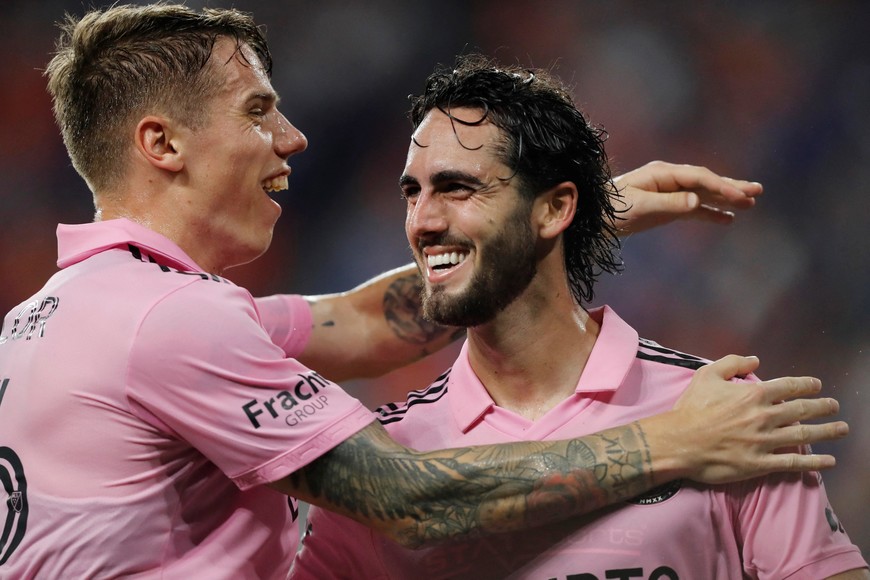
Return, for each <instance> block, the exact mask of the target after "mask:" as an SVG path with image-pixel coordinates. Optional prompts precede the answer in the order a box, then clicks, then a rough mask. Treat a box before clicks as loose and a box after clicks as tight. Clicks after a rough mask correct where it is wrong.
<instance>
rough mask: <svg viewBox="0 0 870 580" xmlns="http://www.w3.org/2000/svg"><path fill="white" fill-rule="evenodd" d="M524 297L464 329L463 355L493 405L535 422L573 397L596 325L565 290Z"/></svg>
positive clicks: (597, 329)
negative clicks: (465, 351) (465, 349)
mask: <svg viewBox="0 0 870 580" xmlns="http://www.w3.org/2000/svg"><path fill="white" fill-rule="evenodd" d="M530 293H534V290H530V291H529V290H527V292H526V293H525V294H524V296H523V297H521V298H520V299H518V300H516V301H515V302H514V303H512V304H511V305H510V306H508V307H507V308H506V309H505V310H504V311H503V312H501V313H499V315H498V316H497V317H496V319H495V320H493V321H491V322H489V323H487V324H484V325H481V326H478V327H475V328H471V329H469V331H468V343H469V346H468V356H469V361H470V363H471V367H472V369H473V370H474V372H475V374H476V375H477V376H478V378H479V379H480V381H481V382H482V383H483V385H484V386H485V387H486V390H487V391H488V392H489V394H490V396H492V398H493V401H495V403H496V404H497V405H498V406H500V407H503V408H505V409H509V410H511V411H513V412H515V413H517V414H519V415H522V416H523V417H526V418H527V419H530V420H535V419H538V418H539V417H541V416H543V415H544V414H546V413H547V412H548V411H549V410H550V409H552V408H553V407H554V406H555V405H557V404H558V403H559V402H561V401H563V400H564V399H565V398H567V397H569V396H571V394H573V393H574V391H575V390H576V388H577V382H578V381H579V380H580V375H581V374H582V372H583V368H584V367H585V366H586V361H587V360H588V359H589V354H590V353H591V352H592V347H593V346H594V345H595V340H596V338H597V337H598V333H599V325H598V323H597V322H596V321H595V320H594V319H592V318H591V317H590V316H589V314H588V313H587V312H586V311H585V310H583V308H582V307H580V306H578V305H577V304H576V303H575V302H574V299H573V297H572V296H571V294H570V292H569V291H568V289H567V287H565V288H564V290H562V291H560V292H558V293H556V294H555V295H554V294H553V293H539V294H538V295H539V296H540V298H541V299H538V300H536V299H534V298H533V297H532V296H529V294H530Z"/></svg>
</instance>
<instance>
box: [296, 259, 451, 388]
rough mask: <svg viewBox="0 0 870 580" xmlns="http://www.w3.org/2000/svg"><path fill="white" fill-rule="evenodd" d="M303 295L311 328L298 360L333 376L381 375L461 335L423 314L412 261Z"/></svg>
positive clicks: (339, 379) (418, 286) (341, 377)
mask: <svg viewBox="0 0 870 580" xmlns="http://www.w3.org/2000/svg"><path fill="white" fill-rule="evenodd" d="M305 298H306V300H308V302H309V303H310V304H311V313H312V315H313V317H314V331H313V332H312V333H311V339H310V340H309V341H308V344H307V346H306V347H305V350H304V351H303V353H302V355H301V356H299V357H298V359H299V362H301V363H302V364H304V365H306V366H308V367H310V368H314V369H317V371H318V372H320V373H321V374H323V375H325V376H327V377H329V378H330V379H331V380H334V381H339V382H340V381H343V380H347V379H350V378H361V377H374V376H378V375H382V374H384V373H387V372H389V371H391V370H393V369H396V368H399V367H400V366H403V365H406V364H410V363H412V362H414V361H416V360H418V359H421V358H423V357H424V356H426V355H427V354H430V353H432V352H435V351H437V350H439V349H441V348H443V347H444V346H446V345H447V344H449V343H450V342H452V341H453V340H455V339H456V338H457V337H459V336H464V335H465V330H464V329H458V330H457V329H456V328H446V327H443V326H440V325H437V324H434V323H432V322H429V321H427V320H424V319H423V315H422V314H421V312H420V275H419V273H418V272H417V268H416V266H414V265H412V264H411V265H408V266H403V267H401V268H397V269H395V270H392V271H390V272H387V273H385V274H382V275H380V276H378V277H376V278H373V279H372V280H369V281H368V282H366V283H364V284H361V285H360V286H357V287H356V288H354V289H353V290H350V291H348V292H342V293H340V294H328V295H324V296H306V297H305Z"/></svg>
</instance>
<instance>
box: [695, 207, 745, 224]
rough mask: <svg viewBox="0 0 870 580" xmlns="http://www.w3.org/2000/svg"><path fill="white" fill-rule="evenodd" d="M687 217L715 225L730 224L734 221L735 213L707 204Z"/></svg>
mask: <svg viewBox="0 0 870 580" xmlns="http://www.w3.org/2000/svg"><path fill="white" fill-rule="evenodd" d="M686 217H689V218H692V219H697V220H701V221H705V222H712V223H715V224H724V225H727V224H730V223H732V222H733V221H734V217H735V216H734V212H733V211H728V210H725V209H721V208H718V207H715V206H712V205H708V204H706V203H704V204H700V205H699V206H698V208H697V209H696V210H695V211H693V212H692V213H690V214H688V215H687V216H686Z"/></svg>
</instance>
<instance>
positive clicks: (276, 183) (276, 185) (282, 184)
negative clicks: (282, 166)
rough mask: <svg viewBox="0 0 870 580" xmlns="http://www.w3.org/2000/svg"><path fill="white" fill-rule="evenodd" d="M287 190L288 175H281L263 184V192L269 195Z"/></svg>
mask: <svg viewBox="0 0 870 580" xmlns="http://www.w3.org/2000/svg"><path fill="white" fill-rule="evenodd" d="M285 189H287V176H286V175H279V176H278V177H273V178H272V179H267V180H266V181H264V182H263V191H265V192H267V193H268V192H270V191H284V190H285Z"/></svg>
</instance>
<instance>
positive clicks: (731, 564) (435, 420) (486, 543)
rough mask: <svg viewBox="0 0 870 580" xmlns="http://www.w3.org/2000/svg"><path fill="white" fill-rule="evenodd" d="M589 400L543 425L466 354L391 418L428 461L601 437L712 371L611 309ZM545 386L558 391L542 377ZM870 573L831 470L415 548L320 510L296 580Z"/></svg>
mask: <svg viewBox="0 0 870 580" xmlns="http://www.w3.org/2000/svg"><path fill="white" fill-rule="evenodd" d="M592 315H593V316H594V317H595V318H596V320H598V321H599V322H601V334H600V336H599V338H598V340H597V341H596V343H595V347H594V349H593V350H592V353H591V355H590V358H589V361H588V363H587V364H586V368H585V369H584V370H583V374H582V376H581V377H580V381H579V383H578V385H577V390H576V395H575V396H572V397H571V398H569V399H566V400H564V401H562V402H561V403H560V404H558V405H557V406H556V407H555V408H553V409H552V410H551V411H550V412H549V413H548V414H547V415H545V416H544V417H542V418H540V419H539V420H537V421H529V420H527V419H525V418H523V417H520V416H518V415H516V414H514V413H512V412H510V411H507V410H505V409H502V408H499V407H496V406H495V404H494V403H493V401H492V398H491V397H490V396H489V394H488V393H487V391H486V389H485V388H484V387H483V385H482V384H481V383H480V381H479V380H478V379H477V377H476V376H475V375H474V372H473V371H472V370H471V368H470V366H469V362H468V358H467V352H466V348H467V345H466V346H464V347H463V349H462V351H461V353H460V355H459V358H458V359H457V361H456V363H455V364H454V366H453V368H452V369H451V370H449V371H447V372H446V373H445V374H444V375H442V376H441V377H439V378H438V380H436V381H435V382H434V383H433V384H432V385H430V386H429V387H428V388H427V389H424V390H422V391H418V392H415V393H411V394H410V395H409V397H408V399H407V401H406V402H405V403H404V404H401V405H395V404H391V405H386V406H384V407H381V408H380V409H379V410H378V412H379V415H380V421H381V422H382V423H383V424H384V425H385V426H386V428H387V429H388V430H389V432H390V433H391V434H392V436H393V437H394V438H395V439H396V440H397V441H399V442H401V443H403V444H405V445H408V446H410V447H414V448H417V449H419V450H422V451H425V450H430V449H439V448H447V447H458V446H468V445H478V444H488V443H497V442H507V441H521V440H555V439H566V438H572V437H578V436H583V435H588V434H591V433H594V432H596V431H601V430H603V429H606V428H609V427H614V426H617V425H622V424H625V423H628V422H631V421H633V420H636V419H640V418H643V417H646V416H649V415H653V414H656V413H659V412H662V411H665V410H667V409H669V408H671V407H672V406H673V403H674V402H675V400H676V399H677V397H678V396H679V395H680V393H682V391H683V390H684V389H685V388H686V387H687V386H688V384H689V381H690V380H691V378H692V375H693V373H694V371H695V370H696V369H697V368H698V367H699V366H701V365H702V364H704V363H706V362H707V361H703V360H701V359H699V358H697V357H693V356H689V355H686V354H682V353H678V352H675V351H673V350H669V349H666V348H662V347H661V346H658V345H657V344H655V343H652V342H649V341H645V340H639V339H638V335H637V333H636V332H635V330H634V329H632V328H631V327H630V326H628V325H627V324H626V323H625V322H623V321H622V320H621V319H620V318H619V317H618V316H617V315H616V314H615V313H614V312H613V311H611V310H610V309H609V308H606V307H605V308H603V309H598V310H595V311H593V312H592ZM541 380H546V377H542V378H541ZM863 566H866V563H865V562H864V560H863V559H862V557H861V555H860V553H859V551H858V549H857V548H856V547H855V546H854V545H852V544H851V542H850V541H849V538H848V537H847V536H846V533H845V532H844V530H843V528H842V526H841V525H840V524H839V523H838V521H837V518H836V516H835V515H834V512H833V511H832V509H831V507H830V505H829V504H828V499H827V497H826V495H825V491H824V487H823V486H822V481H821V478H820V476H819V475H818V474H817V473H809V474H805V475H798V474H794V475H776V476H771V477H767V478H764V479H760V480H754V481H751V482H747V483H739V484H733V485H727V486H720V487H709V486H703V485H698V484H695V483H692V482H688V481H678V482H674V483H671V484H668V485H665V486H663V487H661V488H658V489H656V490H654V491H653V492H651V493H648V494H645V495H643V496H641V497H638V498H635V499H634V500H632V501H630V502H626V503H623V504H621V505H617V506H614V507H612V508H610V509H607V510H604V511H600V512H598V513H596V514H593V515H592V516H590V517H585V518H577V519H576V520H573V521H569V522H565V523H563V524H559V525H551V526H546V527H542V528H537V529H532V530H528V531H525V532H522V533H514V534H503V535H494V536H490V537H487V538H485V539H481V540H475V541H464V542H457V543H453V544H448V545H445V546H441V547H435V548H430V549H424V550H419V551H411V550H406V549H403V548H401V547H400V546H399V545H398V544H395V543H393V542H391V541H389V540H387V539H384V538H383V537H381V536H379V535H378V534H377V533H375V532H372V531H370V530H369V529H367V528H364V527H363V526H361V525H359V524H357V523H355V522H353V521H351V520H349V519H347V518H344V517H342V516H337V515H334V514H331V513H329V512H325V511H323V510H319V509H317V508H312V509H311V511H310V514H309V528H308V532H307V534H306V536H305V538H304V540H303V545H302V549H301V551H300V553H299V554H298V555H297V557H296V561H295V563H294V567H293V572H292V574H291V576H292V577H296V578H306V579H307V578H316V579H326V578H354V579H363V578H366V579H372V578H391V579H408V578H414V579H423V578H425V579H427V580H430V579H436V578H469V579H471V578H473V579H475V580H479V579H485V578H541V579H545V580H546V579H558V580H566V579H574V580H604V579H606V578H616V579H630V578H638V579H651V580H665V579H667V580H674V579H677V578H680V579H684V580H687V579H691V580H695V579H700V578H704V579H708V578H711V579H712V578H769V579H775V580H783V579H786V578H789V579H798V578H801V579H806V580H818V579H819V578H825V577H827V576H829V575H831V574H835V573H839V572H843V571H845V570H850V569H854V568H861V567H863Z"/></svg>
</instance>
